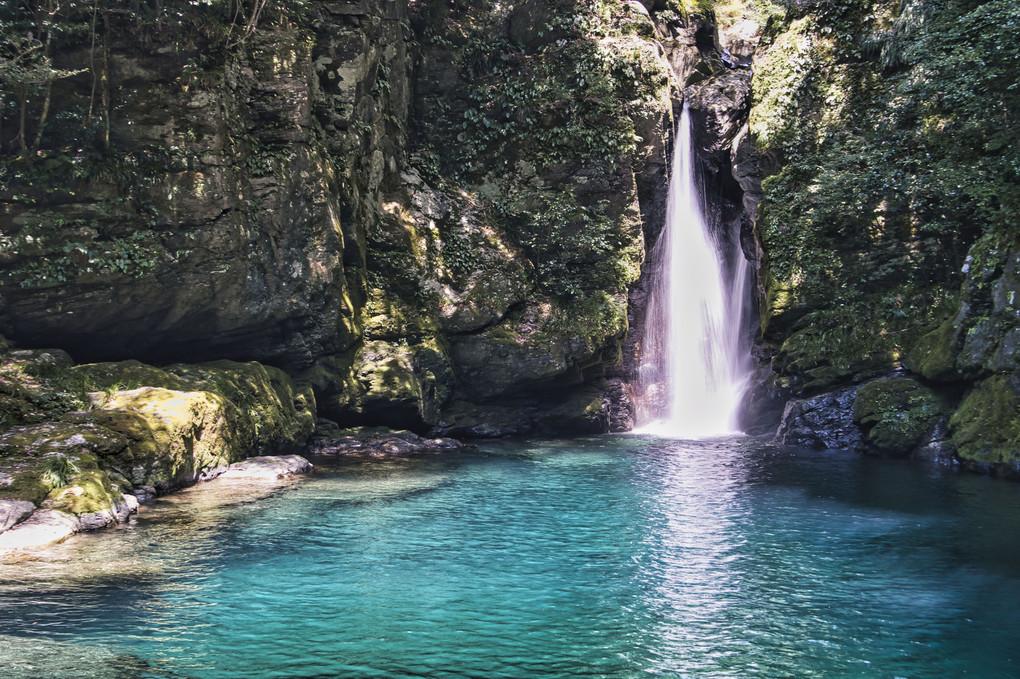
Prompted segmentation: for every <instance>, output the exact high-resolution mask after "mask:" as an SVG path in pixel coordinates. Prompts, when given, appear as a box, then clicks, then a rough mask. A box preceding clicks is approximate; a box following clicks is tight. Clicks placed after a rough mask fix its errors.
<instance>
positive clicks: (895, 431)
mask: <svg viewBox="0 0 1020 679" xmlns="http://www.w3.org/2000/svg"><path fill="white" fill-rule="evenodd" d="M943 416H944V405H943V402H942V400H941V399H940V398H939V397H938V396H937V395H936V394H935V392H933V391H932V390H931V389H929V388H928V387H926V386H924V385H923V384H921V383H920V382H918V381H917V380H914V379H911V378H908V377H895V378H891V379H882V380H874V381H872V382H868V383H867V384H863V385H861V386H860V387H859V388H858V389H857V396H856V397H855V399H854V422H856V423H857V424H858V426H860V428H861V431H862V432H863V433H864V440H865V442H866V443H867V445H868V447H869V448H870V449H871V450H874V451H876V452H878V453H883V454H887V455H908V454H910V453H911V452H913V451H914V450H915V449H917V448H918V447H920V446H922V445H924V444H925V443H927V442H928V441H929V440H930V438H931V434H932V431H933V430H934V429H935V426H936V424H937V423H938V422H939V420H940V419H941V418H942V417H943Z"/></svg>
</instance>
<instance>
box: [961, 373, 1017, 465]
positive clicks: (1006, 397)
mask: <svg viewBox="0 0 1020 679" xmlns="http://www.w3.org/2000/svg"><path fill="white" fill-rule="evenodd" d="M1018 382H1020V380H1018V378H1017V377H1015V376H1013V377H1010V376H1006V375H996V376H994V377H990V378H988V379H986V380H984V381H983V382H981V383H980V384H979V385H978V386H977V387H976V388H975V389H974V390H973V391H971V392H970V393H969V394H967V395H966V396H965V397H964V399H963V402H962V403H960V407H959V408H957V409H956V412H955V413H953V416H952V417H951V418H949V434H950V437H951V438H952V441H953V444H954V445H955V446H956V451H957V456H958V457H959V458H960V461H961V462H962V463H963V464H964V465H965V466H967V467H969V468H971V469H974V470H976V471H984V472H993V473H998V474H1002V475H1006V476H1020V384H1018Z"/></svg>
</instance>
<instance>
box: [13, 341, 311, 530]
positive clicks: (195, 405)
mask: <svg viewBox="0 0 1020 679" xmlns="http://www.w3.org/2000/svg"><path fill="white" fill-rule="evenodd" d="M3 348H4V349H5V351H3V352H2V353H0V396H2V397H4V399H3V400H0V405H3V406H5V408H6V409H5V410H4V414H5V417H4V419H3V421H2V422H0V425H2V426H0V501H2V502H3V503H4V506H5V507H6V508H7V509H5V515H4V516H5V518H4V520H3V523H4V529H5V530H6V531H7V533H17V535H16V536H14V537H10V536H7V537H4V538H3V541H2V542H3V545H6V547H4V548H13V547H17V546H29V545H35V544H43V543H45V542H49V541H53V540H58V539H61V538H63V537H66V536H67V535H69V534H70V533H71V532H76V531H80V530H92V529H95V528H100V527H103V526H106V525H109V524H111V523H113V522H117V521H122V520H123V519H124V518H125V517H126V516H127V514H128V513H129V512H130V511H132V508H133V507H137V500H136V499H135V497H134V496H135V495H136V494H137V495H138V496H139V497H143V498H144V497H148V496H150V495H151V494H152V493H154V492H156V491H157V490H163V491H166V490H169V489H171V488H176V487H180V486H183V485H188V484H190V483H193V482H194V481H195V480H196V479H199V478H204V477H208V476H213V475H215V474H217V473H219V472H220V471H222V470H223V469H225V468H226V467H227V465H228V464H230V463H231V462H235V461H237V460H241V459H243V458H245V457H247V456H249V455H251V454H253V453H264V452H265V453H278V452H291V451H293V450H295V449H297V448H300V447H301V446H303V445H304V443H305V441H306V440H307V439H308V437H309V435H310V434H311V432H312V431H313V430H314V428H315V397H314V394H313V393H312V391H311V388H310V387H308V386H305V387H300V388H299V387H295V386H294V384H293V382H292V381H291V379H290V378H289V377H288V376H287V375H286V374H285V373H284V372H282V371H281V370H279V369H277V368H272V367H267V366H263V365H260V364H258V363H235V362H230V361H219V362H215V363H210V364H203V365H186V364H175V365H171V366H168V367H166V368H156V367H153V366H150V365H146V364H144V363H140V362H138V361H121V362H116V363H98V364H86V365H80V366H75V365H74V364H73V361H72V360H71V358H70V357H69V356H68V355H67V354H66V353H65V352H63V351H59V350H15V349H12V348H11V347H10V346H9V345H7V343H6V342H5V343H4V346H3ZM9 404H13V406H11V407H10V408H7V406H8V405H9ZM125 493H130V494H131V495H125ZM11 503H14V504H13V505H12V504H11ZM25 505H28V506H31V507H38V508H39V509H38V510H37V511H35V512H34V513H32V514H31V517H30V518H27V519H26V518H25V514H26V513H25V512H21V511H20V509H19V508H23V507H24V506H25ZM11 507H14V508H15V509H19V511H17V512H13V510H10V508H11ZM8 510H10V511H8ZM12 512H13V513H12ZM14 514H18V516H17V517H15V518H13V519H11V518H10V517H12V516H14ZM7 533H5V536H6V535H7Z"/></svg>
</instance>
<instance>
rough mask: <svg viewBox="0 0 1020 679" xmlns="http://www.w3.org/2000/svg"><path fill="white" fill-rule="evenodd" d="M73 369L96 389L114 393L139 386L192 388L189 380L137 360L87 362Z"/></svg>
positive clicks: (181, 389) (186, 389)
mask: <svg viewBox="0 0 1020 679" xmlns="http://www.w3.org/2000/svg"><path fill="white" fill-rule="evenodd" d="M71 371H72V372H74V373H78V374H80V375H82V376H83V377H84V378H85V381H86V383H88V384H90V385H91V386H92V388H93V389H94V390H96V391H108V392H111V393H112V392H114V391H129V390H131V389H138V388H139V387H163V388H164V389H174V390H177V391H189V390H190V385H189V384H188V382H187V381H186V380H182V379H181V378H180V377H178V376H177V375H173V374H171V373H169V372H167V371H165V370H161V369H159V368H155V367H153V366H151V365H148V364H145V363H142V362H141V361H135V360H130V361H117V362H110V363H86V364H84V365H76V366H74V367H73V368H71Z"/></svg>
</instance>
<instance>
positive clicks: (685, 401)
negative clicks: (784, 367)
mask: <svg viewBox="0 0 1020 679" xmlns="http://www.w3.org/2000/svg"><path fill="white" fill-rule="evenodd" d="M674 146H675V149H674V152H673V172H672V177H671V178H670V183H669V198H668V203H667V206H666V225H665V231H664V233H663V234H662V235H661V236H660V237H659V240H658V242H657V243H656V245H655V246H654V248H653V250H652V252H651V254H650V258H649V260H650V261H649V263H650V265H651V266H653V267H656V269H655V270H654V273H653V276H654V279H653V281H652V285H651V289H650V291H649V293H650V294H649V300H648V308H647V316H646V318H645V326H644V335H643V343H642V363H641V368H640V374H639V384H638V390H637V395H638V405H639V407H638V413H637V418H638V422H637V424H638V426H639V431H643V432H648V433H655V434H659V435H665V436H673V437H679V438H705V437H710V436H717V435H724V434H730V433H735V432H736V431H737V421H736V418H737V410H738V407H739V404H740V401H741V398H742V396H743V391H744V387H745V384H746V382H747V374H748V371H749V367H748V365H749V351H748V347H747V346H746V344H745V343H744V342H742V339H741V338H742V334H741V317H742V314H743V313H744V299H745V297H746V293H745V288H746V283H747V270H748V268H749V265H748V263H747V261H746V259H745V258H744V256H743V254H742V253H741V252H740V251H739V250H740V248H739V241H738V240H737V239H732V241H733V242H730V243H728V245H729V247H731V248H734V249H735V250H736V251H735V252H732V253H727V254H729V257H725V256H723V254H722V253H720V249H719V246H718V244H717V243H716V242H715V238H713V237H712V234H711V233H710V231H709V229H708V226H707V224H706V221H705V217H704V213H703V210H702V207H701V200H700V198H699V195H698V193H699V192H698V191H697V190H696V186H697V184H696V177H695V173H694V162H693V151H692V144H691V122H690V114H689V112H688V109H687V105H686V104H685V105H684V109H683V113H682V115H681V118H680V125H679V127H678V129H677V135H676V141H675V144H674ZM727 261H730V262H731V264H730V265H729V266H727Z"/></svg>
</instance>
